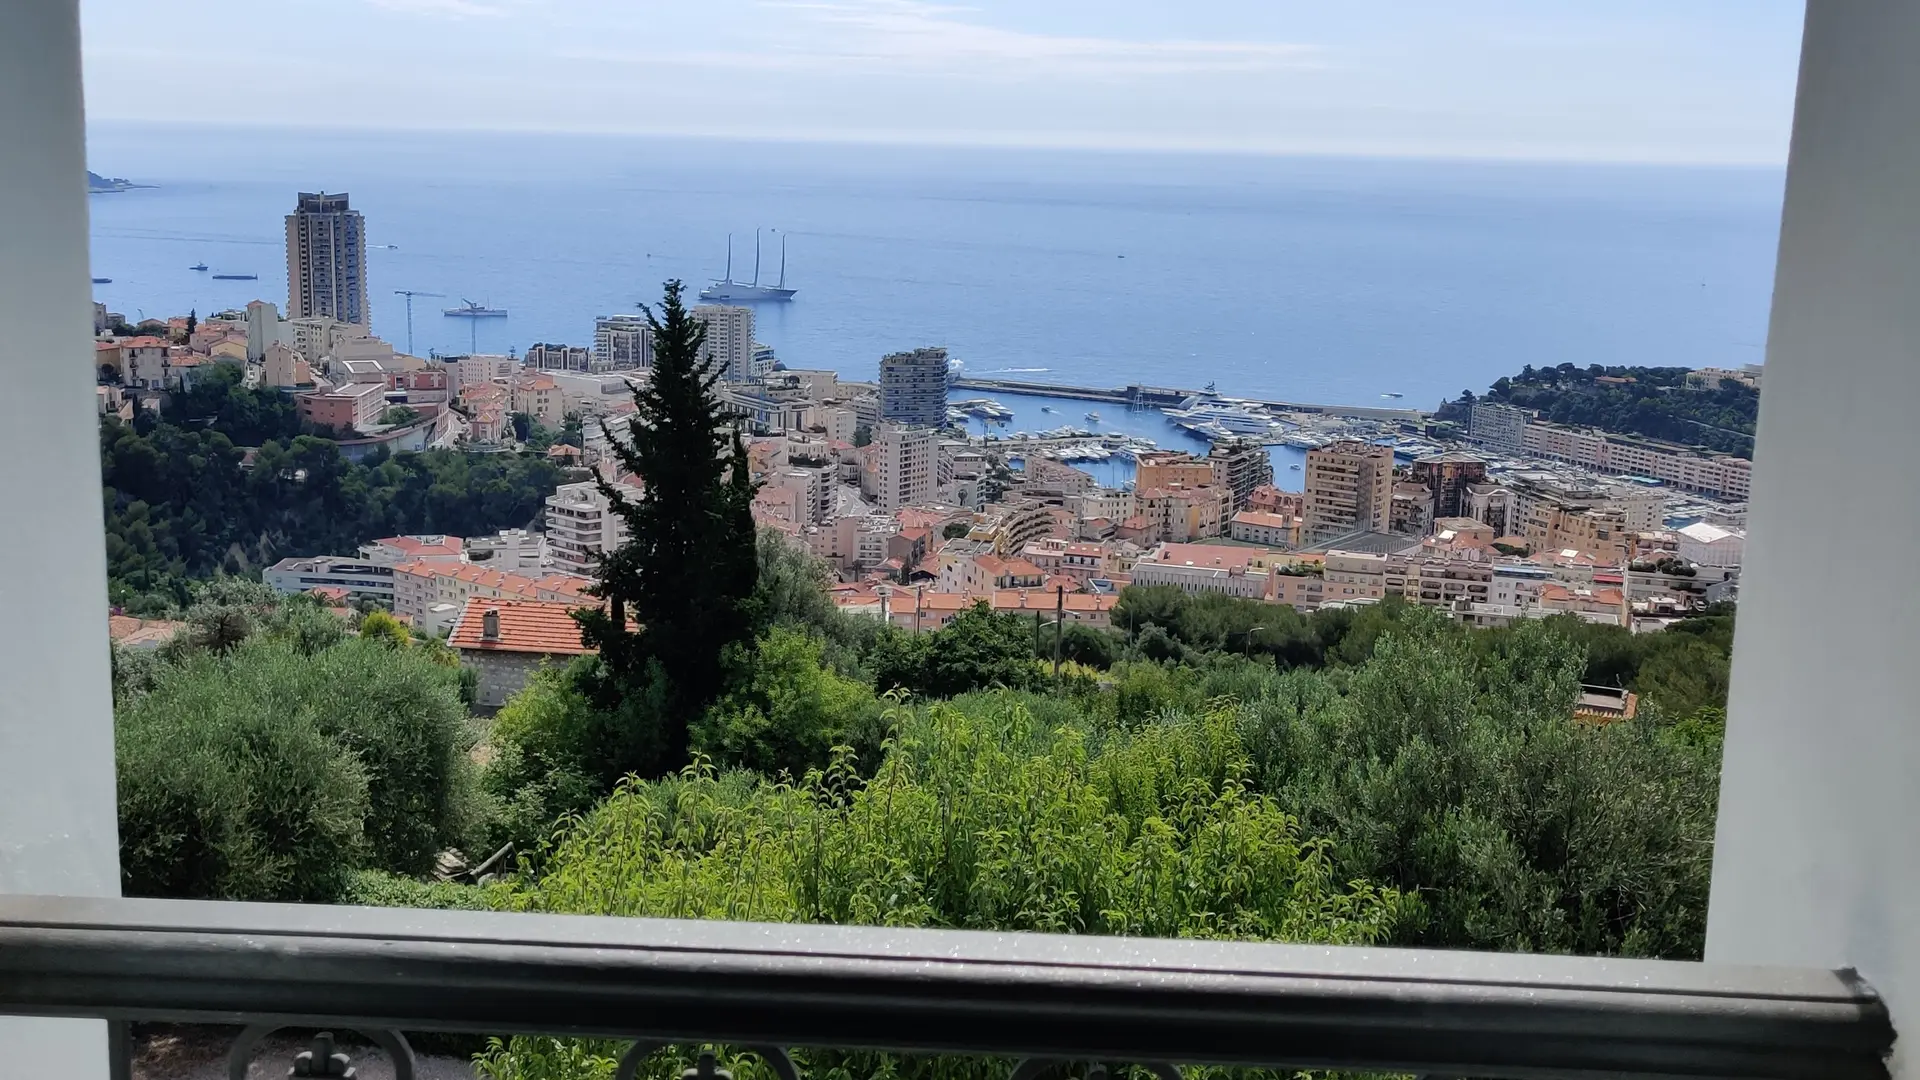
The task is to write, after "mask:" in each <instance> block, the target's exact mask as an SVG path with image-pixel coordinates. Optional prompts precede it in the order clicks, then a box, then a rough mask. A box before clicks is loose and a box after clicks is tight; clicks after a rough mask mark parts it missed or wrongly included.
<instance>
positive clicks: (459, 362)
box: [448, 353, 520, 392]
mask: <svg viewBox="0 0 1920 1080" xmlns="http://www.w3.org/2000/svg"><path fill="white" fill-rule="evenodd" d="M448 362H449V363H451V364H452V365H453V366H454V369H455V370H456V371H457V372H459V382H460V385H459V387H458V388H457V389H458V390H460V391H461V392H464V391H465V390H466V389H467V388H469V387H474V386H485V385H486V384H487V383H490V382H494V381H496V380H506V379H511V378H513V376H514V373H515V372H517V371H519V370H520V361H518V360H515V359H514V358H513V357H511V356H499V355H492V354H487V353H475V354H473V355H470V356H456V357H453V358H451V359H450V360H449V361H448Z"/></svg>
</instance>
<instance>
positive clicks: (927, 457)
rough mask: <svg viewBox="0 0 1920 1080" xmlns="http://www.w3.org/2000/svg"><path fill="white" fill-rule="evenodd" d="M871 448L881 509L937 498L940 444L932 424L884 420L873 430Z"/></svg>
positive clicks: (915, 503) (891, 508) (876, 491)
mask: <svg viewBox="0 0 1920 1080" xmlns="http://www.w3.org/2000/svg"><path fill="white" fill-rule="evenodd" d="M871 449H872V451H873V465H874V471H875V473H876V474H877V478H878V479H877V483H876V485H875V494H876V497H877V498H878V499H879V502H880V506H881V508H882V509H886V510H893V509H897V508H899V507H902V506H917V505H920V504H922V503H930V502H933V501H934V499H935V496H936V493H937V492H936V485H935V483H934V455H935V454H937V453H938V452H939V447H938V446H937V445H936V442H935V437H934V430H933V429H932V428H927V427H913V426H909V425H906V424H897V423H883V424H881V425H880V426H879V427H878V428H876V429H875V430H874V433H873V445H872V447H871Z"/></svg>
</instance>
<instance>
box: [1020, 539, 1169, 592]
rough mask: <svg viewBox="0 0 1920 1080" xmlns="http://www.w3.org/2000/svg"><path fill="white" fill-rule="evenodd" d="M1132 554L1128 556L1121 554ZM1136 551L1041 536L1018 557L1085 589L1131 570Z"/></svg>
mask: <svg viewBox="0 0 1920 1080" xmlns="http://www.w3.org/2000/svg"><path fill="white" fill-rule="evenodd" d="M1123 549H1124V552H1131V553H1132V554H1131V555H1128V554H1125V553H1124V552H1123ZM1138 554H1139V549H1138V548H1135V547H1132V546H1130V545H1115V544H1099V543H1088V542H1085V541H1075V540H1062V539H1060V538H1058V537H1053V536H1044V537H1041V538H1040V539H1038V540H1035V541H1034V542H1033V543H1031V544H1028V545H1027V546H1026V548H1025V549H1023V550H1022V551H1021V552H1020V557H1021V558H1023V559H1025V560H1026V561H1028V562H1030V563H1032V564H1033V565H1035V566H1037V567H1039V568H1040V570H1041V571H1042V572H1043V573H1045V574H1047V575H1048V576H1049V577H1069V578H1072V579H1073V580H1075V581H1077V582H1079V583H1080V584H1081V586H1082V587H1085V585H1086V584H1087V582H1089V581H1093V580H1096V579H1110V578H1111V576H1112V575H1113V574H1115V573H1119V572H1121V571H1123V570H1126V569H1131V568H1132V566H1133V563H1134V561H1135V560H1134V557H1135V556H1137V555H1138Z"/></svg>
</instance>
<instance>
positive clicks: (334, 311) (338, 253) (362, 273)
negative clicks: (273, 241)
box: [287, 191, 373, 326]
mask: <svg viewBox="0 0 1920 1080" xmlns="http://www.w3.org/2000/svg"><path fill="white" fill-rule="evenodd" d="M315 316H323V317H325V318H329V319H337V320H339V321H340V322H343V323H353V324H355V325H357V326H369V325H371V324H372V321H373V313H372V311H371V310H369V308H368V307H367V229H366V222H365V220H364V219H362V218H361V216H360V211H358V210H353V209H350V208H349V207H348V206H347V194H346V192H344V191H343V192H340V193H339V194H336V195H328V194H326V193H324V192H321V193H317V194H316V193H313V192H306V191H303V192H301V193H300V200H299V202H298V204H297V205H296V206H295V207H294V211H293V213H291V214H288V215H287V318H288V319H306V318H312V317H315Z"/></svg>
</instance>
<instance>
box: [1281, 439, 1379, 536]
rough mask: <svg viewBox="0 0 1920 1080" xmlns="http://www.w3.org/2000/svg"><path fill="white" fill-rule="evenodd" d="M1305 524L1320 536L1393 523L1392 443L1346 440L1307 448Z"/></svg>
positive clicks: (1370, 529)
mask: <svg viewBox="0 0 1920 1080" xmlns="http://www.w3.org/2000/svg"><path fill="white" fill-rule="evenodd" d="M1303 516H1304V517H1305V518H1306V529H1307V533H1308V535H1309V536H1311V537H1313V538H1315V539H1324V538H1326V537H1330V536H1339V535H1341V534H1343V533H1350V532H1360V531H1364V532H1388V531H1390V530H1391V529H1392V527H1393V448H1392V447H1388V446H1376V445H1374V444H1372V443H1364V442H1358V441H1355V440H1345V441H1341V442H1336V443H1330V444H1328V445H1326V446H1323V447H1320V448H1318V449H1314V450H1309V451H1307V468H1306V513H1305V514H1304V515H1303Z"/></svg>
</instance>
